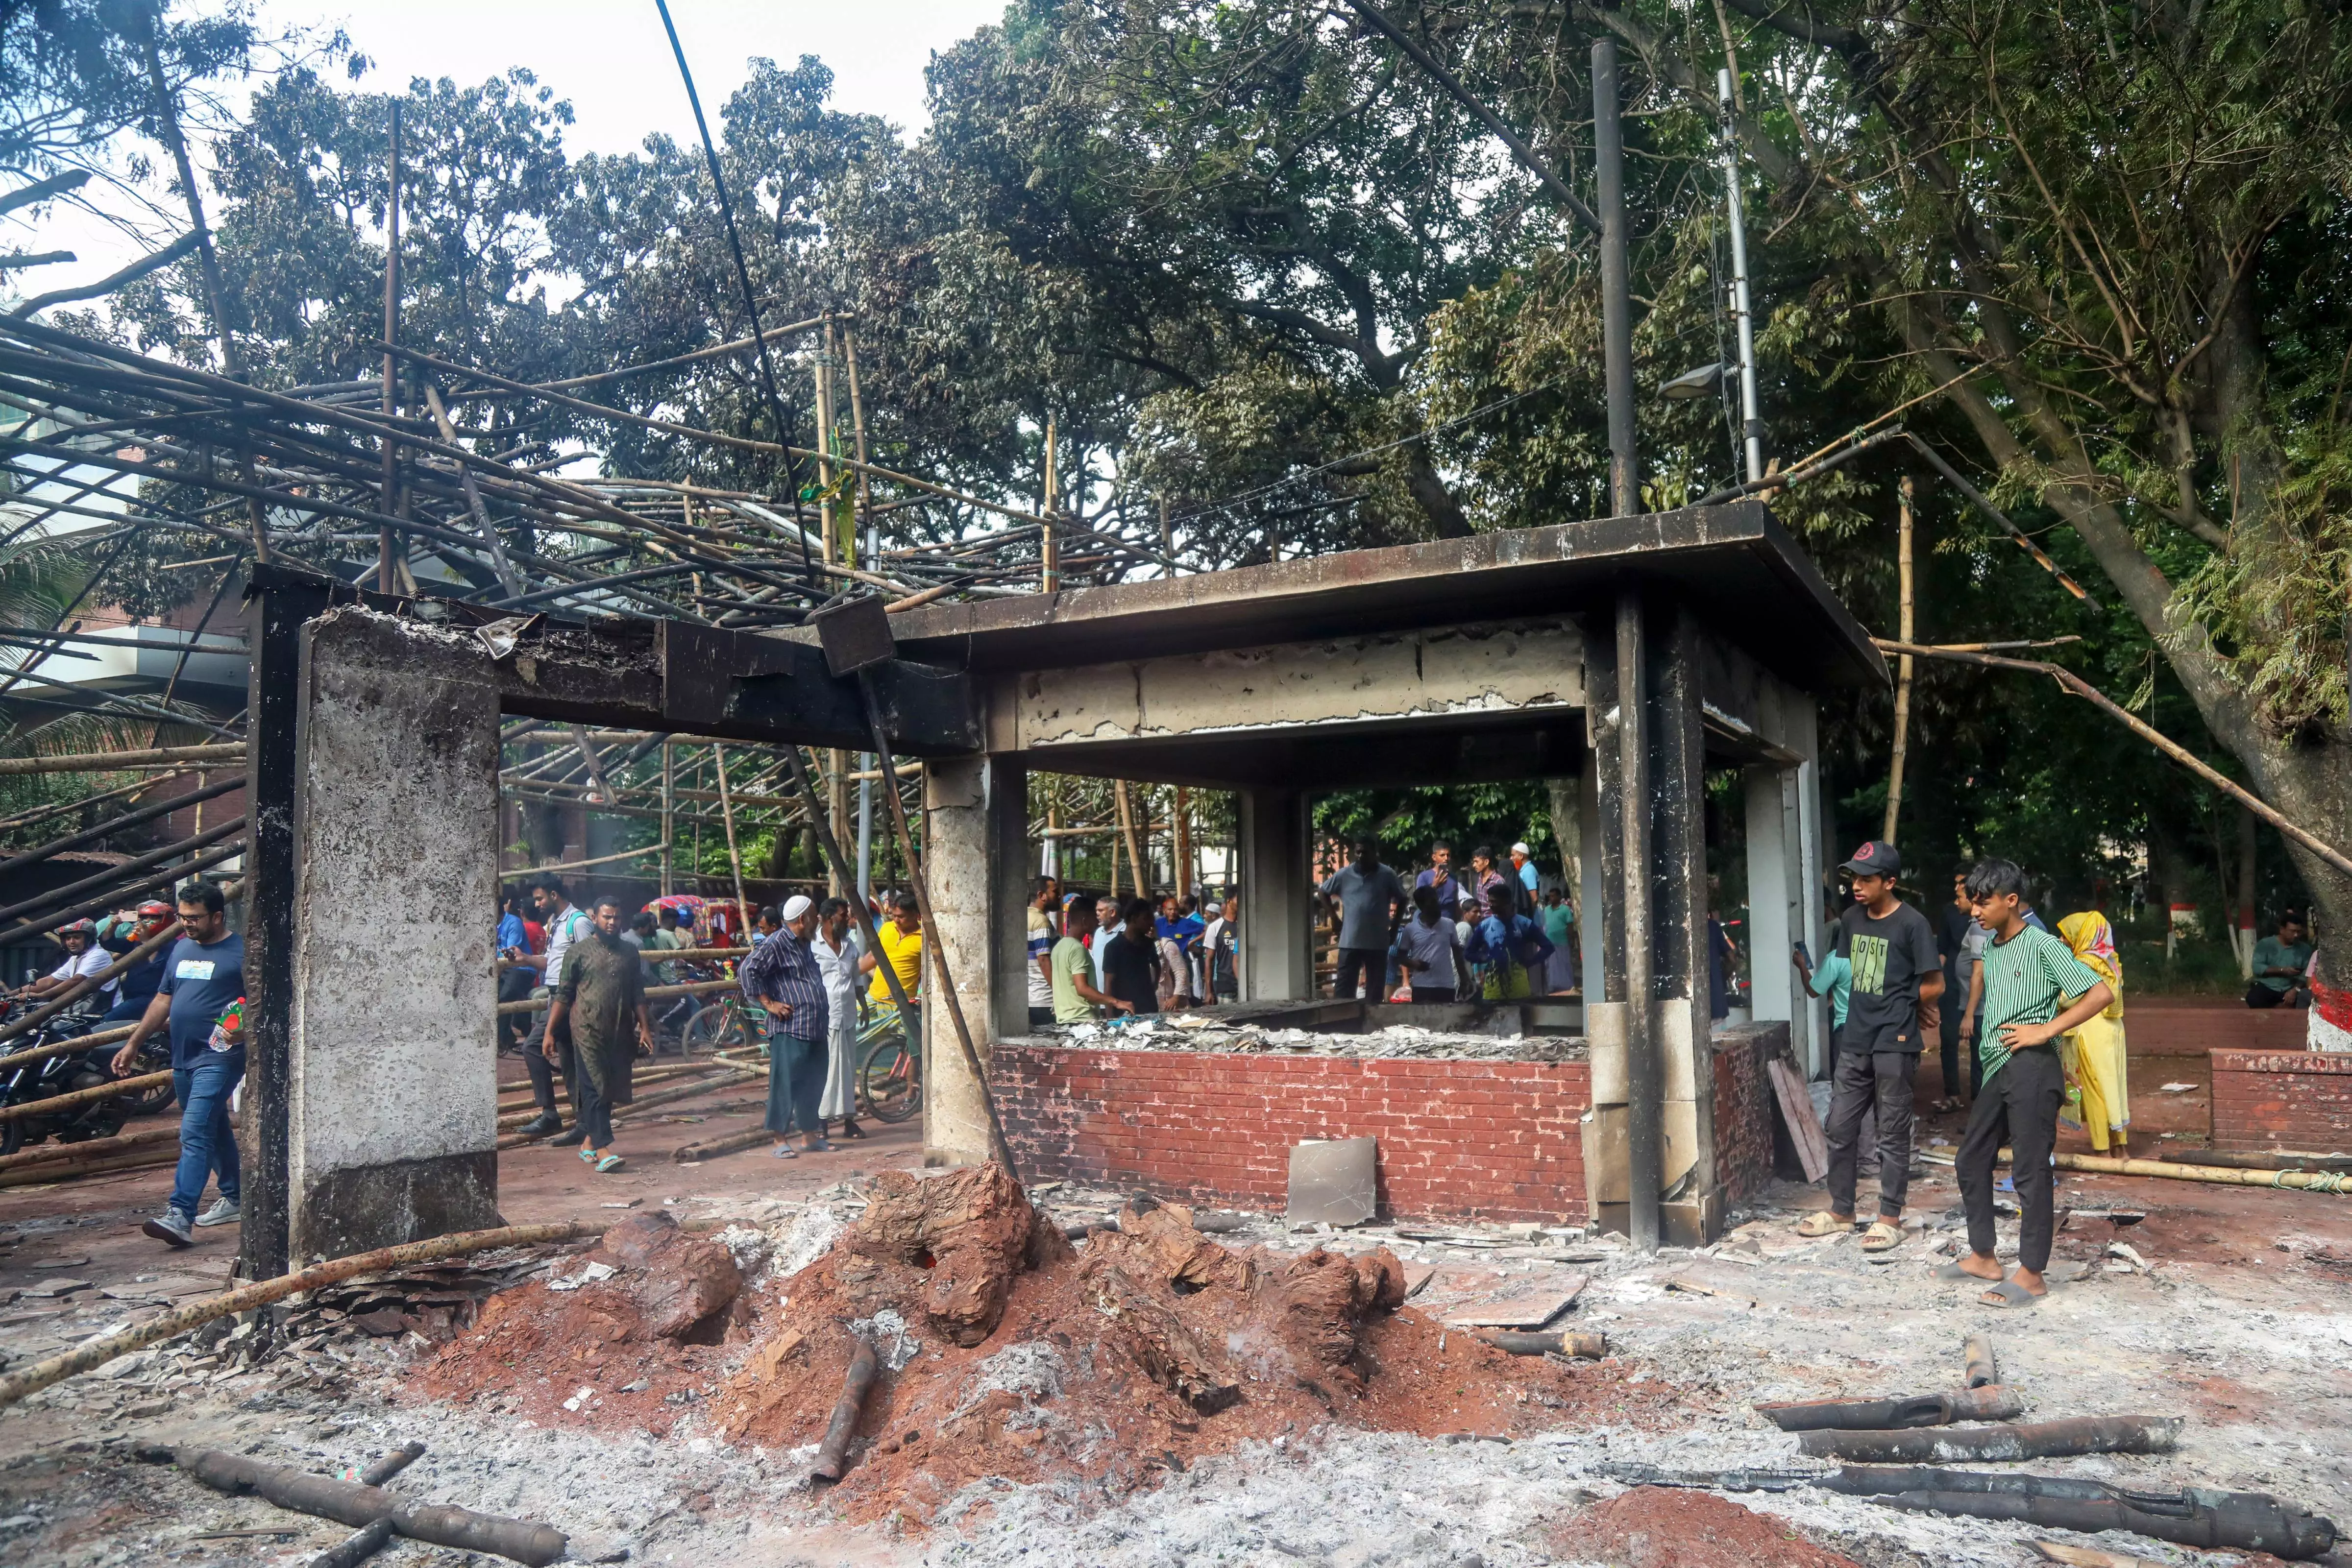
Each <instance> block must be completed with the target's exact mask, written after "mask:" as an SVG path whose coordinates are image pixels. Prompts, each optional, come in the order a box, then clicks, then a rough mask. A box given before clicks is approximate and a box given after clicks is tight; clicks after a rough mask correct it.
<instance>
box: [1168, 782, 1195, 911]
mask: <svg viewBox="0 0 2352 1568" xmlns="http://www.w3.org/2000/svg"><path fill="white" fill-rule="evenodd" d="M1171 832H1172V833H1173V835H1174V838H1175V842H1174V844H1173V846H1172V849H1173V852H1174V855H1175V859H1176V863H1175V865H1174V866H1173V867H1172V868H1171V870H1173V872H1174V873H1175V876H1176V895H1177V896H1178V897H1179V898H1182V897H1184V896H1186V895H1188V894H1191V893H1192V797H1191V793H1190V791H1188V790H1187V789H1185V788H1184V786H1182V785H1181V784H1179V785H1177V786H1176V820H1175V821H1174V823H1173V824H1171Z"/></svg>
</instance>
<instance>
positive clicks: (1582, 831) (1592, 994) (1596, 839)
mask: <svg viewBox="0 0 2352 1568" xmlns="http://www.w3.org/2000/svg"><path fill="white" fill-rule="evenodd" d="M1598 772H1599V767H1598V764H1597V763H1596V762H1595V761H1594V759H1593V758H1591V757H1587V758H1585V766H1584V771H1583V772H1582V773H1580V774H1579V775H1577V779H1576V820H1577V822H1578V824H1579V837H1580V839H1581V841H1582V843H1583V849H1584V856H1583V862H1582V863H1581V865H1580V867H1579V874H1580V877H1581V882H1580V885H1579V887H1578V890H1577V893H1578V902H1577V915H1576V940H1577V944H1578V952H1577V966H1576V973H1577V978H1578V981H1579V982H1580V985H1581V986H1582V987H1583V989H1584V1004H1585V1007H1586V1009H1588V1010H1587V1012H1586V1014H1585V1017H1586V1019H1587V1020H1588V1022H1589V1021H1590V1019H1591V1016H1592V1015H1591V1011H1590V1009H1591V1006H1592V1004H1593V1003H1595V1002H1597V1001H1599V1000H1601V971H1602V969H1603V968H1604V967H1606V965H1607V960H1606V959H1605V958H1604V957H1603V956H1602V949H1601V940H1602V939H1601V924H1602V917H1601V911H1602V910H1603V909H1605V908H1606V907H1608V904H1609V903H1610V899H1609V894H1608V892H1607V890H1606V889H1605V888H1604V887H1603V886H1602V885H1601V788H1600V785H1599V784H1598V782H1596V779H1595V776H1596V774H1597V773H1598Z"/></svg>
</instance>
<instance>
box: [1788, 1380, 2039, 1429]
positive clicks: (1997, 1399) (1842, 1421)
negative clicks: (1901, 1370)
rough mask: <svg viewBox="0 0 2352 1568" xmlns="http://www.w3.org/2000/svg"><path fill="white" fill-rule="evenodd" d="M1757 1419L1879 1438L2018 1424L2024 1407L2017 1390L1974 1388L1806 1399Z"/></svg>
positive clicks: (1984, 1386)
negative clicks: (1906, 1430) (1903, 1430)
mask: <svg viewBox="0 0 2352 1568" xmlns="http://www.w3.org/2000/svg"><path fill="white" fill-rule="evenodd" d="M1756 1410H1757V1413H1758V1414H1759V1415H1761V1416H1765V1417H1766V1418H1767V1419H1769V1421H1770V1422H1771V1423H1772V1424H1773V1425H1774V1426H1776V1427H1780V1430H1782V1431H1783V1432H1821V1431H1832V1430H1834V1431H1846V1432H1878V1431H1886V1430H1890V1429H1893V1428H1896V1427H1948V1426H1950V1425H1951V1424H1952V1423H1953V1422H1955V1421H2014V1420H2016V1419H2017V1418H2018V1417H2019V1416H2021V1415H2023V1414H2024V1413H2025V1402H2024V1401H2023V1400H2021V1399H2020V1398H2019V1397H2018V1396H2017V1393H2016V1391H2015V1390H2014V1389H2009V1388H2002V1387H2000V1386H1998V1385H1991V1386H1987V1385H1971V1386H1969V1388H1968V1389H1966V1390H1965V1391H1963V1392H1961V1393H1958V1394H1914V1395H1911V1396H1908V1397H1906V1398H1896V1399H1807V1400H1802V1401H1799V1402H1796V1403H1792V1404H1783V1405H1759V1406H1756Z"/></svg>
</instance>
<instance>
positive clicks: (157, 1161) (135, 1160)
mask: <svg viewBox="0 0 2352 1568" xmlns="http://www.w3.org/2000/svg"><path fill="white" fill-rule="evenodd" d="M159 1130H160V1131H163V1132H168V1133H169V1134H171V1135H172V1136H173V1137H174V1138H177V1137H178V1136H179V1135H180V1130H179V1129H178V1128H177V1127H169V1128H163V1129H159ZM110 1141H111V1140H110V1139H104V1138H93V1139H91V1140H90V1142H92V1143H107V1142H110ZM82 1146H83V1145H79V1144H69V1145H67V1147H68V1148H80V1147H82ZM179 1158H180V1151H179V1150H178V1149H177V1148H169V1149H152V1148H151V1149H137V1150H133V1151H132V1152H131V1153H130V1154H127V1155H116V1156H114V1157H112V1158H110V1159H99V1160H89V1161H87V1162H82V1161H70V1162H68V1161H53V1162H51V1163H50V1164H48V1165H46V1166H32V1167H30V1168H29V1169H21V1170H7V1171H0V1188H5V1187H12V1186H47V1184H48V1183H50V1182H58V1181H79V1180H80V1179H81V1178H82V1177H84V1176H120V1175H121V1174H122V1173H123V1172H125V1171H146V1170H154V1169H157V1168H158V1167H161V1166H171V1165H176V1164H178V1163H179Z"/></svg>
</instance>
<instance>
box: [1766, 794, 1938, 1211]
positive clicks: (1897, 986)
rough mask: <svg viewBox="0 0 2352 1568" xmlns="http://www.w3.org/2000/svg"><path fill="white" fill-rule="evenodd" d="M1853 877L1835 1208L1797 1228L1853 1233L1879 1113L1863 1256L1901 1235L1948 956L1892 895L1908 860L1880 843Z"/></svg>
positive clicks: (1844, 920)
mask: <svg viewBox="0 0 2352 1568" xmlns="http://www.w3.org/2000/svg"><path fill="white" fill-rule="evenodd" d="M1839 869H1840V870H1842V871H1843V872H1845V873H1848V874H1849V875H1851V876H1852V877H1853V904H1852V905H1851V906H1850V907H1849V908H1848V909H1847V910H1846V912H1845V914H1844V915H1842V916H1841V917H1840V918H1839V921H1838V935H1837V945H1836V946H1835V948H1834V949H1833V951H1835V952H1836V953H1838V954H1839V955H1840V956H1843V958H1844V959H1845V960H1846V962H1847V963H1848V964H1849V965H1850V966H1851V967H1852V968H1853V982H1852V983H1853V989H1852V991H1851V993H1850V995H1849V997H1848V998H1847V1002H1846V1012H1845V1024H1844V1027H1843V1028H1842V1029H1840V1030H1838V1033H1837V1060H1836V1064H1835V1067H1834V1069H1833V1071H1832V1078H1831V1084H1832V1087H1831V1091H1830V1116H1829V1124H1828V1125H1827V1126H1826V1127H1824V1128H1823V1129H1822V1131H1823V1133H1824V1134H1825V1137H1826V1140H1827V1142H1828V1144H1829V1155H1830V1173H1829V1187H1830V1207H1829V1210H1828V1212H1826V1213H1822V1214H1815V1215H1811V1216H1809V1217H1808V1218H1806V1219H1805V1221H1804V1223H1803V1224H1801V1225H1800V1226H1799V1227H1798V1228H1797V1233H1798V1234H1799V1235H1801V1236H1828V1235H1832V1234H1833V1233H1835V1232H1837V1231H1841V1230H1849V1229H1852V1228H1853V1218H1854V1176H1855V1166H1856V1165H1857V1164H1858V1155H1859V1153H1860V1145H1861V1141H1862V1139H1861V1134H1862V1119H1863V1113H1864V1112H1865V1111H1869V1110H1872V1109H1873V1108H1875V1110H1876V1112H1877V1115H1878V1218H1877V1219H1876V1220H1875V1221H1874V1222H1873V1223H1872V1225H1871V1227H1870V1229H1869V1231H1868V1232H1867V1233H1866V1234H1865V1235H1864V1237H1863V1239H1862V1249H1863V1250H1864V1251H1865V1252H1884V1251H1885V1250H1886V1249H1889V1248H1891V1247H1893V1246H1895V1244H1896V1243H1897V1242H1899V1241H1901V1240H1902V1239H1903V1200H1904V1198H1905V1197H1906V1194H1907V1191H1908V1188H1909V1186H1910V1178H1911V1093H1912V1091H1911V1085H1912V1081H1913V1079H1914V1077H1915V1076H1916V1074H1917V1072H1918V1071H1919V1049H1920V1035H1919V1004H1920V1003H1922V1002H1932V1001H1934V1000H1935V999H1936V998H1937V997H1940V996H1942V995H1943V994H1944V968H1943V958H1942V956H1941V955H1940V954H1939V953H1938V952H1937V947H1936V931H1935V927H1934V926H1932V925H1928V924H1927V916H1926V915H1922V914H1920V913H1919V912H1918V911H1917V910H1916V909H1914V908H1912V907H1911V905H1909V904H1905V903H1904V902H1903V901H1902V900H1900V899H1898V898H1896V897H1895V878H1896V876H1898V875H1899V874H1901V873H1902V870H1903V857H1902V856H1900V855H1898V854H1896V853H1895V846H1894V845H1893V844H1889V843H1883V842H1880V841H1877V840H1873V841H1870V842H1868V843H1866V844H1864V845H1863V846H1862V847H1861V848H1860V849H1858V850H1856V851H1854V852H1853V858H1852V859H1851V860H1849V861H1847V862H1845V864H1844V865H1843V866H1841V867H1840V868H1839Z"/></svg>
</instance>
